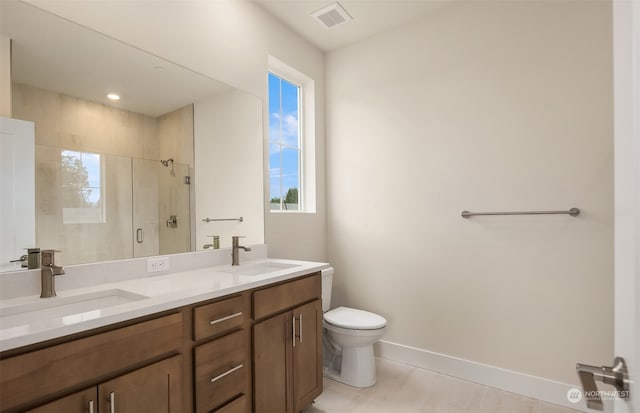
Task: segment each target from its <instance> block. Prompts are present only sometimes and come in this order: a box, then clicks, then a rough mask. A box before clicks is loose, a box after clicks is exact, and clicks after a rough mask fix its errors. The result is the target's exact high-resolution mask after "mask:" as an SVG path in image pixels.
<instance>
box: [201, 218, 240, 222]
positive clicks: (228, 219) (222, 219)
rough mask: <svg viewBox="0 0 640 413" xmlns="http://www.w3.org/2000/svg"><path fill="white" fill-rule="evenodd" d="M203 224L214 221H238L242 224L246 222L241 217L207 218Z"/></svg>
mask: <svg viewBox="0 0 640 413" xmlns="http://www.w3.org/2000/svg"><path fill="white" fill-rule="evenodd" d="M202 221H203V222H212V221H238V222H242V221H244V218H242V217H240V218H208V217H207V218H205V219H203V220H202Z"/></svg>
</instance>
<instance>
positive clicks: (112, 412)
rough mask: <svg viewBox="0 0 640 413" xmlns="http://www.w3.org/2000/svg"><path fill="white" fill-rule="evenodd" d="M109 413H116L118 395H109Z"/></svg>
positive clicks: (112, 393)
mask: <svg viewBox="0 0 640 413" xmlns="http://www.w3.org/2000/svg"><path fill="white" fill-rule="evenodd" d="M109 413H116V393H115V392H111V393H109Z"/></svg>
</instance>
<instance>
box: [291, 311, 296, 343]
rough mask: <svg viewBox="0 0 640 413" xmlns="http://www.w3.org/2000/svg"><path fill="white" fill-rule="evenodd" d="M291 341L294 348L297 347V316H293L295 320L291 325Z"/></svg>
mask: <svg viewBox="0 0 640 413" xmlns="http://www.w3.org/2000/svg"><path fill="white" fill-rule="evenodd" d="M291 326H292V328H291V341H293V348H295V347H296V316H293V320H292V323H291Z"/></svg>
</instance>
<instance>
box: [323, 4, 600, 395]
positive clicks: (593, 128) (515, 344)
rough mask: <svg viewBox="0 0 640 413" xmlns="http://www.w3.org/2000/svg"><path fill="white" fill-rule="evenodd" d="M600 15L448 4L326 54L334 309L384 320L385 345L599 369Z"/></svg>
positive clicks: (564, 372)
mask: <svg viewBox="0 0 640 413" xmlns="http://www.w3.org/2000/svg"><path fill="white" fill-rule="evenodd" d="M610 8H611V4H610V3H607V2H542V1H540V2H464V3H463V2H461V3H456V4H455V5H452V6H450V7H447V8H444V9H442V10H440V11H439V12H436V13H434V14H433V15H431V16H428V17H426V18H423V19H421V20H418V21H415V22H414V23H413V24H410V25H406V26H405V27H402V28H399V29H397V30H394V31H391V32H387V33H385V34H381V35H378V36H375V37H372V38H370V39H368V40H366V41H363V42H361V43H359V44H356V45H354V46H351V47H347V48H344V49H341V50H339V51H337V52H333V53H330V54H328V56H327V69H326V70H327V108H328V124H327V125H328V126H327V136H328V153H327V159H328V164H327V172H328V185H327V186H328V189H329V193H328V199H329V202H328V207H327V209H328V247H329V260H330V262H331V263H332V264H333V265H334V266H335V268H336V274H335V278H334V298H335V300H336V302H335V304H338V305H339V304H348V305H352V306H355V307H358V308H363V309H367V310H372V311H375V312H378V313H380V314H382V315H383V316H385V317H386V318H387V319H388V332H387V334H386V336H385V337H384V339H385V340H388V341H392V342H397V343H401V344H404V345H409V346H414V347H417V348H421V349H426V350H429V351H433V352H438V353H444V354H447V355H451V356H456V357H460V358H463V359H468V360H472V361H476V362H480V363H485V364H489V365H493V366H498V367H503V368H507V369H511V370H515V371H519V372H524V373H528V374H531V375H535V376H540V377H545V378H549V379H553V380H558V381H562V382H567V383H577V377H576V373H575V363H576V362H577V361H580V360H589V362H590V363H594V364H607V363H608V362H610V360H611V357H612V355H613V354H612V349H613V347H612V340H613V332H612V328H613V326H612V323H613V313H612V299H613V297H612V287H613V242H612V236H613V233H612V221H613V186H612V184H613V176H612V173H613V170H612V163H613V157H612V150H613V137H612V136H613V135H612V134H613V130H612V128H613V124H612V111H613V108H612V49H611V44H612V39H611V30H612V28H611V10H610ZM574 206H575V207H579V208H580V209H581V210H582V213H581V215H580V216H579V217H578V218H571V217H568V216H519V217H476V218H471V219H468V220H466V219H463V218H461V217H460V212H461V211H462V210H465V209H467V210H478V211H482V210H489V211H491V210H546V209H565V208H569V207H574Z"/></svg>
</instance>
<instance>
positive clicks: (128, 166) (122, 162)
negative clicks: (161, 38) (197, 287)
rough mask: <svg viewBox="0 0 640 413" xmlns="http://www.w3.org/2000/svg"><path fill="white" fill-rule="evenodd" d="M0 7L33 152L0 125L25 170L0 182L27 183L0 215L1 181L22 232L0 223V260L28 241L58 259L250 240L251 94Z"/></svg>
mask: <svg viewBox="0 0 640 413" xmlns="http://www.w3.org/2000/svg"><path fill="white" fill-rule="evenodd" d="M0 16H1V23H0V28H1V34H2V36H4V37H7V38H10V39H12V71H11V72H12V73H11V95H12V117H13V118H15V119H21V120H25V121H29V122H33V123H34V125H35V132H34V136H33V138H32V139H33V146H32V148H33V149H32V151H33V153H30V150H27V151H25V150H19V151H18V150H15V147H16V146H15V142H13V143H11V142H9V143H7V142H5V141H4V138H3V143H2V145H3V146H2V151H3V152H2V153H3V155H2V156H3V163H4V164H5V165H8V164H10V163H12V164H14V165H20V166H21V167H22V168H23V169H24V168H26V169H27V170H33V171H34V173H33V174H32V176H33V178H29V176H28V174H26V175H25V174H23V173H20V172H14V175H15V176H14V177H13V183H11V182H9V183H7V182H5V181H7V180H6V179H4V178H3V185H5V186H6V185H11V184H13V185H14V187H15V186H18V187H21V188H23V187H24V188H27V189H28V188H29V186H33V188H32V189H31V191H29V190H26V191H23V192H31V193H32V194H33V196H34V198H35V205H34V208H33V210H34V211H35V212H30V213H29V212H28V211H27V210H28V209H29V208H22V209H23V210H24V211H27V212H26V213H27V215H26V217H18V218H16V216H12V215H10V214H9V216H4V215H5V214H7V213H6V212H4V211H10V210H12V208H13V210H14V212H15V213H19V212H20V209H21V208H16V207H15V205H20V202H24V201H21V200H16V199H11V198H12V196H13V195H7V196H4V197H3V198H2V200H1V201H0V202H2V203H3V208H2V211H3V216H2V217H0V219H1V220H2V222H5V223H8V222H15V221H16V220H19V221H23V222H26V221H28V220H31V219H32V220H33V221H34V222H35V234H34V235H33V241H32V242H31V243H29V245H9V243H10V241H5V239H11V236H7V237H5V236H3V244H2V251H1V256H2V259H3V262H2V263H1V265H0V269H2V270H4V271H12V270H16V269H20V267H21V265H22V263H21V262H16V263H11V264H10V263H9V262H8V261H9V258H12V259H18V258H20V256H21V255H23V254H26V250H24V249H26V248H31V247H38V248H42V249H57V250H61V251H63V252H62V253H61V254H60V258H61V260H60V262H61V263H63V264H65V265H69V264H78V263H89V262H98V261H108V260H119V259H127V258H135V257H144V256H153V255H163V254H173V253H180V252H188V251H195V250H200V249H203V248H205V246H206V247H207V248H210V247H211V248H212V247H213V244H214V243H213V242H212V240H213V238H212V237H213V236H218V237H219V243H218V244H217V245H216V246H218V245H219V247H220V248H225V247H228V246H229V245H230V241H231V236H232V235H244V236H247V239H246V240H245V241H246V242H247V243H263V242H264V212H263V206H262V202H263V192H262V191H263V188H262V186H263V178H262V173H263V168H262V162H263V156H262V141H263V140H262V106H261V105H262V103H261V101H260V99H258V98H257V97H255V96H253V95H250V94H247V93H245V92H242V91H239V90H236V89H234V88H232V87H230V86H228V85H225V84H223V83H221V82H218V81H216V80H213V79H211V78H208V77H206V76H203V75H201V74H198V73H195V72H193V71H191V70H188V69H186V68H184V67H180V66H178V65H176V64H173V63H171V62H168V61H166V60H163V59H161V58H159V57H157V56H154V55H151V54H149V53H146V52H144V51H141V50H139V49H136V48H134V47H131V46H129V45H126V44H124V43H121V42H119V41H117V40H114V39H112V38H109V37H107V36H104V35H102V34H100V33H97V32H95V31H92V30H90V29H87V28H85V27H82V26H80V25H77V24H74V23H72V22H69V21H68V20H65V19H62V18H59V17H57V16H55V15H53V14H50V13H48V12H45V11H43V10H40V9H38V8H36V7H34V6H31V5H29V4H26V3H22V2H20V1H13V0H11V1H2V2H0ZM110 93H113V94H117V95H119V97H120V99H119V100H111V99H110V98H109V97H108V96H107V95H108V94H110ZM7 124H8V123H7ZM2 136H8V135H6V134H4V132H3V135H2ZM14 138H15V137H14ZM8 148H9V149H11V148H14V149H13V152H11V151H10V150H9V149H8ZM25 152H26V153H25ZM23 157H24V159H23ZM5 158H7V159H5ZM30 162H31V163H32V164H30ZM5 165H3V168H4V166H5ZM16 168H17V167H16ZM16 170H17V169H16ZM7 176H8V175H7ZM15 194H19V191H18V192H15ZM15 196H19V195H15ZM31 202H33V201H31ZM5 204H6V205H8V206H7V207H6V208H5ZM12 206H13V207H12ZM16 210H17V212H16ZM29 214H31V216H29ZM240 217H242V220H240ZM207 218H208V219H207ZM21 227H22V226H21V225H19V224H18V225H12V226H11V231H15V232H20V230H21ZM8 228H9V226H8V225H3V227H2V231H3V233H6V232H8V231H9V229H8ZM23 228H29V225H25V226H24V227H23ZM5 235H6V234H5ZM13 239H21V237H15V236H14V237H13ZM20 242H21V243H24V242H25V241H24V240H22V241H20Z"/></svg>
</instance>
